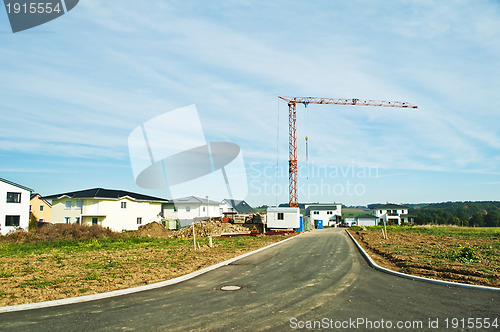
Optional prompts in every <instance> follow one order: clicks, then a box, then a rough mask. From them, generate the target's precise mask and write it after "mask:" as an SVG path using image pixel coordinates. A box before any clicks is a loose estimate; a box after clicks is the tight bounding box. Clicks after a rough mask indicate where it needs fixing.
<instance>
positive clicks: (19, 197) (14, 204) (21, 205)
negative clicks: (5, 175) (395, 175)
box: [0, 178, 33, 235]
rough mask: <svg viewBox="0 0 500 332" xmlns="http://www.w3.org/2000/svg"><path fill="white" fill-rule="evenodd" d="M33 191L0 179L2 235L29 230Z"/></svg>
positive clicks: (0, 222)
mask: <svg viewBox="0 0 500 332" xmlns="http://www.w3.org/2000/svg"><path fill="white" fill-rule="evenodd" d="M32 191H33V189H30V188H27V187H24V186H21V185H19V184H17V183H14V182H11V181H8V180H5V179H2V178H0V234H2V235H5V234H7V233H8V232H10V231H15V230H16V229H19V228H22V229H28V226H29V222H30V221H29V210H30V195H31V192H32Z"/></svg>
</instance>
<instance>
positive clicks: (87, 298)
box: [0, 233, 304, 314]
mask: <svg viewBox="0 0 500 332" xmlns="http://www.w3.org/2000/svg"><path fill="white" fill-rule="evenodd" d="M302 234H304V233H301V234H299V235H296V236H293V237H290V238H288V239H285V240H283V241H279V242H276V243H272V244H270V245H268V246H265V247H262V248H259V249H257V250H254V251H250V252H247V253H245V254H242V255H240V256H236V257H233V258H231V259H228V260H226V261H224V262H220V263H217V264H215V265H212V266H208V267H205V268H203V269H201V270H198V271H194V272H191V273H189V274H186V275H183V276H180V277H177V278H173V279H169V280H165V281H160V282H157V283H154V284H150V285H144V286H139V287H133V288H127V289H120V290H116V291H111V292H106V293H99V294H92V295H85V296H78V297H70V298H66V299H60V300H54V301H45V302H37V303H27V304H18V305H13V306H8V307H0V314H1V313H6V312H15V311H23V310H33V309H41V308H49V307H56V306H61V305H67V304H75V303H83V302H89V301H95V300H102V299H107V298H110V297H115V296H121V295H127V294H133V293H138V292H143V291H147V290H152V289H157V288H161V287H165V286H170V285H175V284H178V283H180V282H183V281H186V280H189V279H192V278H195V277H197V276H199V275H202V274H204V273H207V272H210V271H212V270H215V269H218V268H219V267H222V266H226V265H229V264H231V263H233V262H236V261H237V260H240V259H242V258H245V257H248V256H250V255H253V254H256V253H258V252H261V251H264V250H266V249H269V248H271V247H274V246H277V245H279V244H282V243H285V242H287V241H289V240H292V239H295V238H296V237H298V236H300V235H302Z"/></svg>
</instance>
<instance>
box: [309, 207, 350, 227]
mask: <svg viewBox="0 0 500 332" xmlns="http://www.w3.org/2000/svg"><path fill="white" fill-rule="evenodd" d="M305 215H306V216H307V217H310V220H311V223H312V224H313V225H315V227H320V228H321V227H322V226H334V227H336V226H337V224H339V223H340V220H341V217H342V204H340V203H333V204H308V205H305Z"/></svg>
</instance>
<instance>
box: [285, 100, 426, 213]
mask: <svg viewBox="0 0 500 332" xmlns="http://www.w3.org/2000/svg"><path fill="white" fill-rule="evenodd" d="M279 98H281V99H283V100H284V101H286V102H287V104H288V138H289V140H288V147H289V149H288V156H289V160H288V180H289V201H290V206H291V207H298V206H299V194H298V165H297V104H304V106H307V105H308V104H333V105H354V106H381V107H402V108H417V106H416V105H412V104H410V103H406V102H399V101H377V100H362V99H356V98H353V99H344V98H318V97H281V96H279Z"/></svg>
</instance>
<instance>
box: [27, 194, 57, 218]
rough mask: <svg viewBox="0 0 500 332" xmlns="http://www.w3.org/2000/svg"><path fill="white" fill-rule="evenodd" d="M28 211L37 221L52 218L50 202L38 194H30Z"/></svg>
mask: <svg viewBox="0 0 500 332" xmlns="http://www.w3.org/2000/svg"><path fill="white" fill-rule="evenodd" d="M30 212H31V213H32V214H33V215H34V216H35V218H36V219H37V220H38V222H51V220H52V204H50V202H48V201H47V200H45V199H42V198H41V196H40V194H31V197H30Z"/></svg>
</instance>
